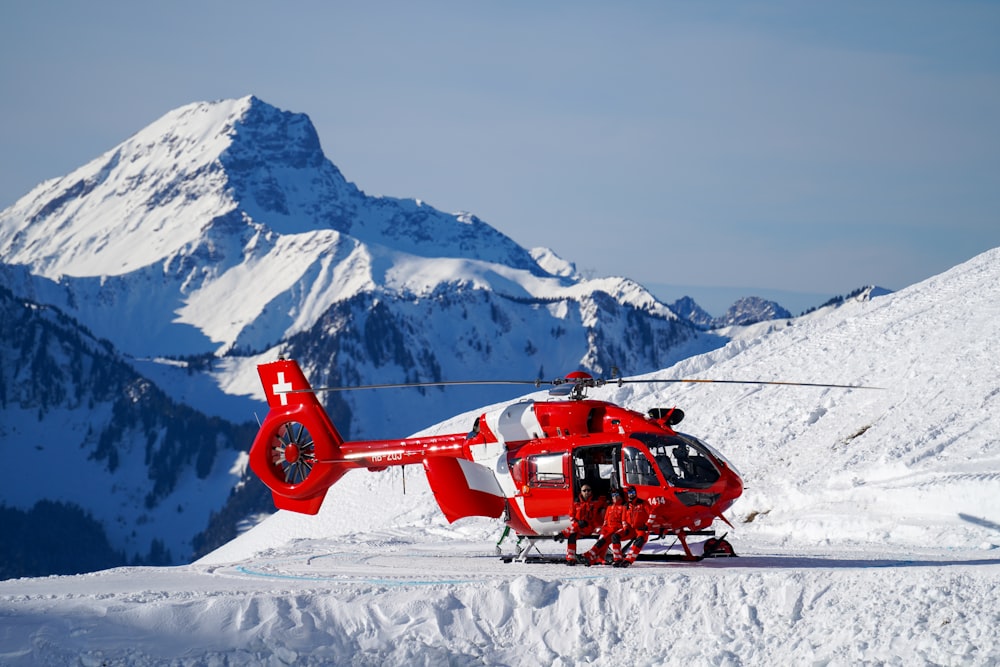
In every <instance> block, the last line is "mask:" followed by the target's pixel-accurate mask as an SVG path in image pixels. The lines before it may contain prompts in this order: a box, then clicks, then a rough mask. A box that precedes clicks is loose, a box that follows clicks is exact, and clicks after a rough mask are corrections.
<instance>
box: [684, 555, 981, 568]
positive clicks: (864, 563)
mask: <svg viewBox="0 0 1000 667" xmlns="http://www.w3.org/2000/svg"><path fill="white" fill-rule="evenodd" d="M700 565H707V566H708V567H715V568H724V569H731V568H741V569H742V568H745V569H751V568H752V569H758V568H760V569H786V570H803V569H872V568H903V567H951V566H956V565H957V566H966V567H969V566H983V565H996V566H1000V555H998V556H997V557H995V558H969V559H963V558H954V559H945V558H940V557H938V558H930V559H917V558H906V557H899V558H892V557H889V558H885V557H881V558H865V557H863V556H858V557H841V556H796V555H770V554H769V555H745V556H744V555H741V556H740V557H739V558H725V559H722V558H719V559H706V560H703V561H701V563H700Z"/></svg>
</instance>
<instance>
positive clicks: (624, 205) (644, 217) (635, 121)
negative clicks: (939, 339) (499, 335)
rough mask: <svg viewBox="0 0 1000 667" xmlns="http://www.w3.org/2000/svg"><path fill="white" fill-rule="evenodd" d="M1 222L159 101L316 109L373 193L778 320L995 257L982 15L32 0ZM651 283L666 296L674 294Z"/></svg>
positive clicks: (847, 5) (601, 5) (907, 7)
mask: <svg viewBox="0 0 1000 667" xmlns="http://www.w3.org/2000/svg"><path fill="white" fill-rule="evenodd" d="M0 19H2V20H0V89H2V90H3V95H2V98H0V208H3V207H6V206H9V205H10V204H12V203H14V201H16V199H17V198H18V197H20V196H21V195H23V194H25V193H27V191H28V190H29V189H30V188H32V187H33V186H34V185H36V184H38V183H39V182H41V181H42V180H45V179H47V178H52V177H55V176H61V175H64V174H65V173H67V172H69V171H70V170H72V169H74V168H76V167H78V166H80V165H82V164H84V163H86V162H88V161H89V160H91V159H93V158H95V157H97V156H98V155H99V154H100V153H102V152H104V151H105V150H107V149H109V148H111V147H112V146H114V145H116V144H117V143H119V142H120V141H122V140H124V139H125V138H127V137H128V136H129V135H131V134H132V133H134V132H135V131H137V130H139V129H141V128H142V127H144V126H145V125H147V124H149V123H150V122H152V121H153V120H155V119H156V118H158V117H160V116H161V115H163V114H164V113H166V112H167V111H169V110H171V109H174V108H176V107H178V106H181V105H183V104H187V103H190V102H196V101H202V100H215V99H222V98H230V97H242V96H244V95H247V94H251V93H252V94H254V95H257V96H258V97H259V98H261V99H263V100H264V101H266V102H268V103H270V104H273V105H274V106H277V107H279V108H282V109H287V110H289V111H296V112H304V113H306V114H308V115H309V116H310V118H311V119H312V121H313V123H314V124H315V125H316V128H317V130H318V132H319V135H320V139H321V141H322V143H323V148H324V150H325V152H326V154H327V156H328V157H329V158H330V159H331V160H332V161H333V162H334V163H335V164H336V165H337V166H338V167H340V169H341V170H342V171H343V172H344V175H345V176H346V177H347V178H348V179H349V180H351V181H353V182H355V183H356V184H357V185H358V186H359V187H361V188H362V189H363V190H365V191H366V192H368V193H370V194H382V195H389V196H394V197H413V198H419V199H422V200H424V201H426V202H427V203H429V204H430V205H432V206H435V207H436V208H439V209H442V210H445V211H451V212H455V211H471V212H472V213H475V214H476V215H478V216H479V217H481V218H483V219H484V220H486V221H487V222H488V223H490V224H491V225H493V226H494V227H497V228H498V229H500V230H501V231H503V232H504V233H506V234H508V235H509V236H511V237H512V238H514V239H515V240H516V241H517V242H519V243H520V244H521V245H524V246H527V247H532V246H548V247H551V248H553V249H554V250H555V251H556V252H558V253H559V254H561V255H562V256H564V257H565V258H566V259H569V260H571V261H574V262H576V263H577V265H578V266H579V267H580V268H581V269H583V270H585V271H586V272H588V273H590V274H592V275H626V276H629V277H631V278H635V279H636V280H638V281H639V282H641V283H644V284H647V285H650V286H656V290H657V291H658V293H659V294H661V296H663V297H664V298H677V297H679V296H681V295H682V294H684V293H689V294H692V295H694V296H695V298H696V299H698V300H699V301H700V302H702V303H703V305H705V306H706V307H707V308H708V309H709V310H710V311H712V312H716V313H717V314H718V313H721V310H723V309H724V308H725V305H726V304H728V303H729V302H730V301H731V299H732V298H735V296H738V295H748V294H757V295H761V296H773V297H775V298H777V299H778V300H779V302H781V303H782V304H783V305H785V306H786V307H788V308H789V309H790V310H793V312H797V311H798V310H801V309H802V308H804V307H807V306H809V305H816V304H817V303H818V302H817V299H822V298H825V297H827V296H833V295H837V294H843V293H846V292H848V291H850V290H852V289H854V288H856V287H859V286H861V285H864V284H868V283H875V284H878V285H881V286H884V287H887V288H890V289H901V288H903V287H906V286H907V285H910V284H912V283H914V282H918V281H920V280H923V279H924V278H927V277H929V276H931V275H934V274H937V273H940V272H941V271H944V270H946V269H948V268H950V267H951V266H954V265H956V264H958V263H961V262H963V261H965V260H967V259H969V258H970V257H973V256H975V255H976V254H978V253H980V252H982V251H984V250H987V249H990V248H993V247H996V246H1000V120H998V119H1000V39H998V38H997V36H998V35H1000V3H997V2H966V1H962V0H956V1H948V2H944V1H941V2H921V1H920V0H915V1H906V2H851V1H847V2H828V3H820V2H755V3H747V2H724V1H719V2H687V1H685V2H621V3H608V2H587V1H580V2H557V1H552V2H519V1H514V2H504V3H499V2H493V3H490V2H433V1H430V2H379V1H374V2H301V1H300V2H284V3H281V2H261V1H256V0H249V1H245V2H238V3H237V2H230V3H226V2H207V3H206V2H190V1H188V0H179V1H175V2H170V3H136V2H89V3H80V2H27V1H22V0H14V1H12V2H7V3H4V4H3V7H2V9H0ZM667 286H672V287H667Z"/></svg>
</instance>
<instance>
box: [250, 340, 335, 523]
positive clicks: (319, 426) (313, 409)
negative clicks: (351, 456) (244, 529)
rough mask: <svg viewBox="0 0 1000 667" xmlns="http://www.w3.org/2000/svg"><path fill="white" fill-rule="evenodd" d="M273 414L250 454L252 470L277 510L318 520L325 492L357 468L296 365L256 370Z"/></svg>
mask: <svg viewBox="0 0 1000 667" xmlns="http://www.w3.org/2000/svg"><path fill="white" fill-rule="evenodd" d="M257 372H258V374H259V375H260V380H261V383H262V384H263V385H264V394H265V395H266V397H267V405H268V407H269V411H268V413H267V417H266V418H265V419H264V422H263V423H262V424H261V427H260V431H259V432H258V433H257V437H256V438H255V439H254V442H253V446H252V447H251V448H250V468H251V469H252V470H253V471H254V473H256V475H257V476H258V477H260V479H261V481H263V482H264V484H266V485H267V487H268V488H269V489H271V493H272V495H273V497H274V504H275V506H276V507H278V508H279V509H285V510H291V511H294V512H301V513H303V514H316V513H317V512H318V511H319V508H320V506H321V505H322V504H323V498H324V497H326V492H327V489H329V488H330V486H331V485H333V484H334V483H336V482H337V480H339V479H340V478H341V477H342V476H343V475H344V473H346V472H347V471H348V470H349V469H351V468H352V467H353V466H352V465H350V464H349V463H348V462H346V461H344V459H343V457H342V456H341V445H342V444H343V443H344V439H343V438H342V437H341V435H340V433H339V432H338V431H337V429H336V427H335V426H334V425H333V422H332V421H331V420H330V417H329V415H327V413H326V410H325V409H323V405H322V404H321V403H320V402H319V399H317V398H316V394H315V393H314V392H313V390H312V388H311V387H310V385H309V382H308V381H307V380H306V377H305V375H304V374H303V372H302V369H301V368H299V365H298V364H297V363H296V362H295V361H292V360H286V359H279V360H278V361H274V362H270V363H266V364H261V365H259V366H257Z"/></svg>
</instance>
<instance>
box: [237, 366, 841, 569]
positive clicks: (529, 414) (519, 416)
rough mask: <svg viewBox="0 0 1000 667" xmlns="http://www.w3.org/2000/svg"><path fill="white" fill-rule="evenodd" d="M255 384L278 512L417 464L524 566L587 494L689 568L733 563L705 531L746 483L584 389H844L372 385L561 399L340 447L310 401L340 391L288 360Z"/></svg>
mask: <svg viewBox="0 0 1000 667" xmlns="http://www.w3.org/2000/svg"><path fill="white" fill-rule="evenodd" d="M258 373H259V374H260V379H261V382H262V384H263V386H264V393H265V395H266V396H267V403H268V407H269V412H268V414H267V417H266V418H265V419H264V422H263V424H261V427H260V431H259V433H258V434H257V437H256V438H255V440H254V443H253V446H252V447H251V449H250V467H251V469H252V470H253V471H254V473H255V474H256V475H257V476H258V477H260V479H261V480H262V481H263V482H264V484H266V485H267V486H268V488H270V490H271V492H272V494H273V497H274V504H275V505H276V506H277V507H278V508H279V509H285V510H291V511H294V512H301V513H304V514H316V513H317V512H318V511H319V509H320V506H321V505H322V503H323V499H324V497H325V496H326V492H327V489H328V488H329V487H330V486H332V485H333V484H335V483H336V482H337V481H338V480H339V479H340V478H341V477H342V476H343V475H344V473H346V472H347V471H348V470H353V469H356V468H366V469H368V470H371V471H378V470H384V469H386V468H388V467H389V466H402V465H410V464H417V463H419V464H421V465H422V466H423V468H424V471H425V472H426V474H427V480H428V482H429V484H430V488H431V490H432V492H433V494H434V498H435V500H436V501H437V503H438V506H439V507H440V508H441V511H442V512H443V513H444V515H445V517H446V518H447V519H448V521H449V522H454V521H456V520H458V519H462V518H464V517H472V516H482V517H491V518H501V517H502V518H503V520H504V522H505V523H506V525H507V527H508V528H509V529H510V530H513V531H514V532H515V534H516V535H517V536H518V537H519V538H522V537H524V538H528V546H527V547H525V548H524V549H523V550H520V551H519V557H520V558H521V559H522V560H523V559H526V558H525V557H526V554H527V551H528V549H530V548H531V546H533V545H534V544H535V543H536V542H537V541H538V540H539V539H553V538H555V539H558V538H559V537H560V535H561V534H562V532H563V531H564V530H565V529H566V528H567V527H568V526H569V525H570V510H571V507H572V505H573V500H574V498H576V497H577V493H578V491H579V489H580V487H581V486H583V485H589V486H590V487H591V489H592V490H593V493H594V496H595V497H602V496H603V497H607V496H609V495H610V493H611V492H612V491H618V490H621V489H622V488H625V487H630V488H634V489H635V490H636V492H637V495H638V496H639V497H640V498H643V499H645V500H646V501H647V502H648V503H649V504H650V509H651V512H650V518H649V528H650V536H652V537H654V538H657V537H658V538H662V537H667V536H673V537H675V538H676V540H675V541H679V542H680V545H681V547H682V549H683V555H680V556H679V557H680V558H682V559H684V560H699V559H700V558H703V557H706V556H720V555H721V556H732V555H735V554H734V552H733V548H732V546H731V545H730V544H729V542H727V541H726V540H725V536H723V537H722V538H715V537H714V531H713V530H711V527H712V525H713V523H714V522H715V521H716V520H720V521H722V522H724V523H726V524H728V525H730V526H732V524H730V523H729V521H727V520H726V518H725V517H724V516H723V512H725V511H726V510H728V509H729V508H730V507H731V506H732V504H733V503H734V502H735V501H736V499H737V498H739V497H740V494H741V493H742V492H743V480H742V479H741V478H740V475H739V473H738V472H737V471H736V469H735V468H734V467H733V465H732V464H731V463H730V462H729V461H727V460H726V458H725V457H724V456H722V454H720V453H719V452H717V451H716V450H714V449H713V448H712V447H710V446H709V445H707V444H706V443H704V442H702V441H701V440H699V439H698V438H695V437H693V436H690V435H686V434H683V433H679V432H677V431H675V430H674V428H673V427H674V426H676V425H677V424H678V423H679V422H680V421H681V420H682V419H683V416H684V413H683V412H682V411H681V410H679V409H676V408H654V409H652V410H650V411H649V413H648V414H647V415H643V414H640V413H638V412H635V411H633V410H628V409H626V408H623V407H620V406H618V405H615V404H613V403H608V402H605V401H598V400H590V399H588V398H587V397H586V390H587V389H589V388H593V387H600V386H603V385H605V384H618V385H621V384H624V383H629V382H721V383H734V384H780V385H805V386H818V387H845V388H847V387H848V386H847V385H816V384H810V383H792V382H766V381H740V380H695V379H683V380H681V379H667V380H628V379H623V378H618V379H612V380H602V379H595V378H593V377H591V376H590V375H588V374H587V373H583V372H574V373H571V374H569V375H567V376H566V377H565V378H562V379H557V380H552V381H549V382H543V381H540V380H531V381H517V380H515V381H481V382H479V381H477V382H431V383H418V384H416V385H413V384H411V385H371V386H368V387H354V388H353V389H365V388H385V387H399V386H435V385H449V384H533V385H534V386H536V387H539V386H541V385H542V384H551V385H553V389H552V390H551V391H550V394H553V395H554V396H553V398H554V399H556V400H549V401H533V400H521V401H517V402H513V403H511V404H509V405H506V406H504V407H502V408H498V409H493V410H490V411H488V412H485V413H483V414H482V415H480V416H479V417H478V418H476V420H475V423H474V424H473V426H472V429H471V431H469V432H467V433H456V434H452V435H438V436H430V437H419V438H402V439H398V440H368V441H356V442H347V441H345V440H344V439H343V438H342V437H341V436H340V434H339V433H338V432H337V429H336V427H335V426H334V424H333V422H332V421H331V420H330V417H329V415H328V414H327V412H326V410H324V409H323V406H322V404H321V403H320V402H319V400H318V399H317V397H316V392H317V391H324V390H341V389H343V388H316V389H313V388H312V387H310V385H309V382H308V381H307V380H306V378H305V375H304V374H303V372H302V370H301V368H300V367H299V365H298V364H297V363H296V362H295V361H293V360H286V359H279V360H277V361H274V362H270V363H266V364H261V365H259V366H258ZM851 388H854V387H851ZM692 535H712V536H713V537H712V538H711V539H708V540H706V541H705V543H704V544H703V545H702V550H701V553H699V554H696V553H695V551H694V550H692V548H691V546H689V544H688V538H689V537H690V536H692ZM519 541H520V540H519ZM536 551H537V549H536ZM640 557H641V558H644V559H652V558H655V557H651V556H647V555H641V556H640ZM667 557H669V556H664V558H667ZM675 557H676V556H675ZM543 558H544V557H543Z"/></svg>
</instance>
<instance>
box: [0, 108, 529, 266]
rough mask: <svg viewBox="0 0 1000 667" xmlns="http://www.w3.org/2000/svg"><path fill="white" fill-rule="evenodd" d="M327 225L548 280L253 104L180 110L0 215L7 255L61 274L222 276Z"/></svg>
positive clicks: (485, 235)
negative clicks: (260, 243)
mask: <svg viewBox="0 0 1000 667" xmlns="http://www.w3.org/2000/svg"><path fill="white" fill-rule="evenodd" d="M318 230H336V231H338V232H341V233H345V234H350V235H352V236H354V237H355V238H357V239H358V240H360V241H362V242H364V243H369V244H379V245H385V246H388V247H390V248H393V249H395V250H400V251H403V252H407V253H411V254H415V255H418V256H422V257H447V256H458V257H464V258H469V259H481V260H486V261H493V262H499V263H503V264H507V265H510V266H514V267H517V268H521V269H525V270H530V271H535V272H539V273H541V272H542V270H541V269H540V268H539V267H538V265H537V264H536V263H535V261H534V260H533V259H532V258H531V256H530V255H529V254H528V252H527V251H526V250H524V249H523V248H521V247H520V246H518V245H517V244H516V243H514V241H512V240H511V239H510V238H508V237H506V236H505V235H503V234H501V233H500V232H498V231H497V230H495V229H493V228H492V227H490V226H489V225H487V224H486V223H484V222H482V221H481V220H479V219H478V218H476V217H475V216H471V215H468V214H463V215H461V216H456V215H452V214H447V213H442V212H441V211H437V210H436V209H433V208H431V207H429V206H426V205H425V204H423V203H422V202H418V201H414V200H400V199H391V198H384V197H378V198H375V197H368V196H366V195H364V193H362V192H361V191H360V190H359V189H358V188H357V187H355V186H354V185H353V184H351V183H349V182H348V181H347V180H346V179H345V178H344V176H343V174H341V172H340V170H339V169H337V167H336V166H335V165H334V164H333V163H332V162H330V161H329V160H328V159H327V158H326V157H325V156H324V154H323V151H322V148H321V147H320V142H319V137H318V136H317V134H316V130H315V128H314V127H313V125H312V123H311V121H310V120H309V118H308V117H307V116H306V115H304V114H297V113H290V112H287V111H281V110H279V109H277V108H275V107H273V106H271V105H269V104H267V103H265V102H262V101H261V100H259V99H257V98H256V97H253V96H248V97H243V98H240V99H236V100H222V101H218V102H199V103H196V104H189V105H186V106H183V107H181V108H179V109H175V110H174V111H171V112H169V113H167V114H165V115H164V116H163V117H161V118H160V119H158V120H156V121H154V122H153V123H151V124H150V125H149V126H147V127H146V128H144V129H142V130H140V131H139V132H137V133H135V134H134V135H132V136H131V137H129V138H128V139H126V140H125V141H124V142H122V143H121V144H119V145H118V146H116V147H115V148H113V149H111V150H110V151H108V152H106V153H105V154H103V155H101V156H100V157H98V158H96V159H95V160H92V161H91V162H89V163H88V164H86V165H84V166H82V167H80V168H78V169H76V170H75V171H73V172H72V173H70V174H68V175H66V176H64V177H62V178H58V179H53V180H50V181H47V182H45V183H42V184H41V185H39V186H38V187H36V188H35V189H33V190H32V191H31V192H29V193H28V194H27V195H26V196H25V197H22V198H21V199H20V200H18V201H17V202H16V203H15V204H14V205H13V206H11V207H10V208H8V209H7V210H5V211H3V212H0V247H3V248H4V251H3V254H2V255H0V260H2V261H4V262H6V263H10V264H24V265H31V266H32V267H33V271H34V272H35V273H37V274H39V275H43V276H47V277H50V278H58V277H59V276H62V275H68V276H109V275H125V274H129V273H131V272H134V271H137V270H139V269H143V268H145V267H150V266H152V265H154V264H157V263H159V262H164V263H167V264H172V265H173V266H174V267H177V266H186V265H187V264H189V263H190V262H185V261H184V259H185V258H188V257H190V256H192V255H195V254H200V255H202V256H207V257H210V258H211V260H212V262H213V264H214V265H216V267H217V268H216V270H218V267H225V266H231V265H233V264H235V263H238V262H241V261H242V260H243V258H242V249H243V247H244V246H245V245H246V244H247V243H249V242H250V240H251V239H254V238H266V239H269V240H270V241H272V242H273V240H274V238H275V236H277V235H288V234H301V233H306V232H315V231H318ZM261 235H263V236H261ZM195 263H200V262H195Z"/></svg>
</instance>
